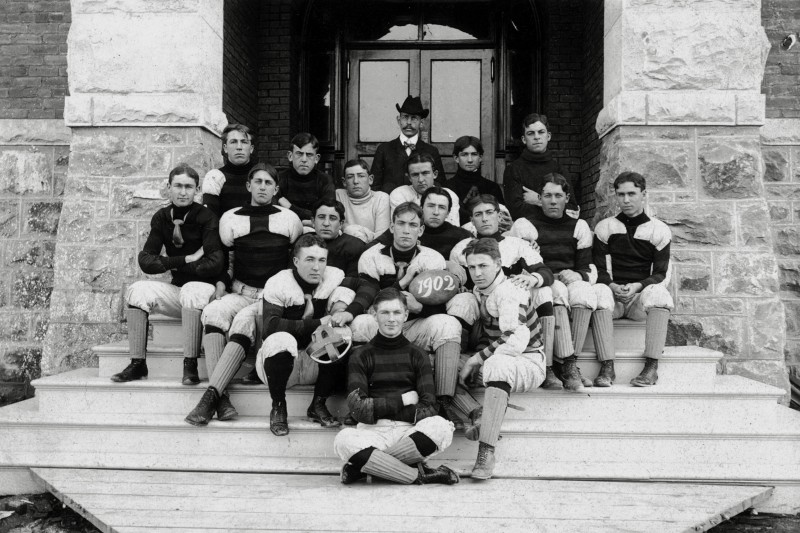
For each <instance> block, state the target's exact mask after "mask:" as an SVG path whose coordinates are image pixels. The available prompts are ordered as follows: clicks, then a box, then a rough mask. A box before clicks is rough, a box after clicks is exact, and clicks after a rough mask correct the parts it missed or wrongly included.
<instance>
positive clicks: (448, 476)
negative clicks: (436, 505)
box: [416, 463, 460, 485]
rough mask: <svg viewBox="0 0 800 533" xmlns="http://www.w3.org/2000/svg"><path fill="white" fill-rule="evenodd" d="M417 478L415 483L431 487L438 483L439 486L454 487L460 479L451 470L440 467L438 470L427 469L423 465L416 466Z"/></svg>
mask: <svg viewBox="0 0 800 533" xmlns="http://www.w3.org/2000/svg"><path fill="white" fill-rule="evenodd" d="M417 469H418V470H419V476H418V477H417V480H416V483H417V484H419V485H432V484H434V483H438V484H441V485H455V484H456V483H458V480H459V479H460V478H459V477H458V474H456V473H455V472H454V471H453V470H452V469H451V468H448V467H446V466H444V465H441V466H440V467H438V468H428V467H427V466H425V463H419V464H418V465H417Z"/></svg>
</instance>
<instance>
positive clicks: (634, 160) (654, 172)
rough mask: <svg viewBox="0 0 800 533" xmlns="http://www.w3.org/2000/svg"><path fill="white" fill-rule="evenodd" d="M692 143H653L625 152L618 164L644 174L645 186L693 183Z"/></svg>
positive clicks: (669, 186)
mask: <svg viewBox="0 0 800 533" xmlns="http://www.w3.org/2000/svg"><path fill="white" fill-rule="evenodd" d="M695 159H696V156H695V153H694V143H676V142H673V143H665V142H653V143H642V144H638V145H637V149H636V150H629V151H625V152H623V154H622V158H621V161H620V165H621V166H622V168H624V169H626V170H632V171H634V172H639V173H640V174H642V175H643V176H646V177H647V189H648V190H658V189H675V188H685V187H690V186H693V184H694V168H695Z"/></svg>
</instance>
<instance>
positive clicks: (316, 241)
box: [292, 233, 328, 257]
mask: <svg viewBox="0 0 800 533" xmlns="http://www.w3.org/2000/svg"><path fill="white" fill-rule="evenodd" d="M312 246H319V247H320V248H324V249H325V250H327V249H328V245H327V244H325V240H324V239H323V238H322V237H320V236H319V235H317V234H316V233H304V234H303V235H301V236H300V238H299V239H297V242H295V243H294V249H293V251H292V257H297V256H298V255H300V250H302V249H303V248H311V247H312Z"/></svg>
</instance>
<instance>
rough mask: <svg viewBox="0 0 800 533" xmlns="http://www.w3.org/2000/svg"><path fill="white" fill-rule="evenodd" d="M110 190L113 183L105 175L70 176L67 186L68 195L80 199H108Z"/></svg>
mask: <svg viewBox="0 0 800 533" xmlns="http://www.w3.org/2000/svg"><path fill="white" fill-rule="evenodd" d="M110 192H111V184H110V183H109V180H108V179H107V178H105V177H97V178H89V177H82V176H70V178H69V182H68V183H67V187H66V193H67V195H69V196H72V197H74V198H75V199H80V200H95V199H97V200H99V199H106V200H107V199H108V195H109V194H110Z"/></svg>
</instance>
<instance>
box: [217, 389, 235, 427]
mask: <svg viewBox="0 0 800 533" xmlns="http://www.w3.org/2000/svg"><path fill="white" fill-rule="evenodd" d="M237 416H239V412H238V411H237V410H236V408H235V407H234V406H233V403H231V397H230V396H229V395H228V393H227V392H223V393H222V395H221V396H220V397H219V402H218V403H217V420H221V421H222V422H227V421H228V420H234V419H235V418H236V417H237Z"/></svg>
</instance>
